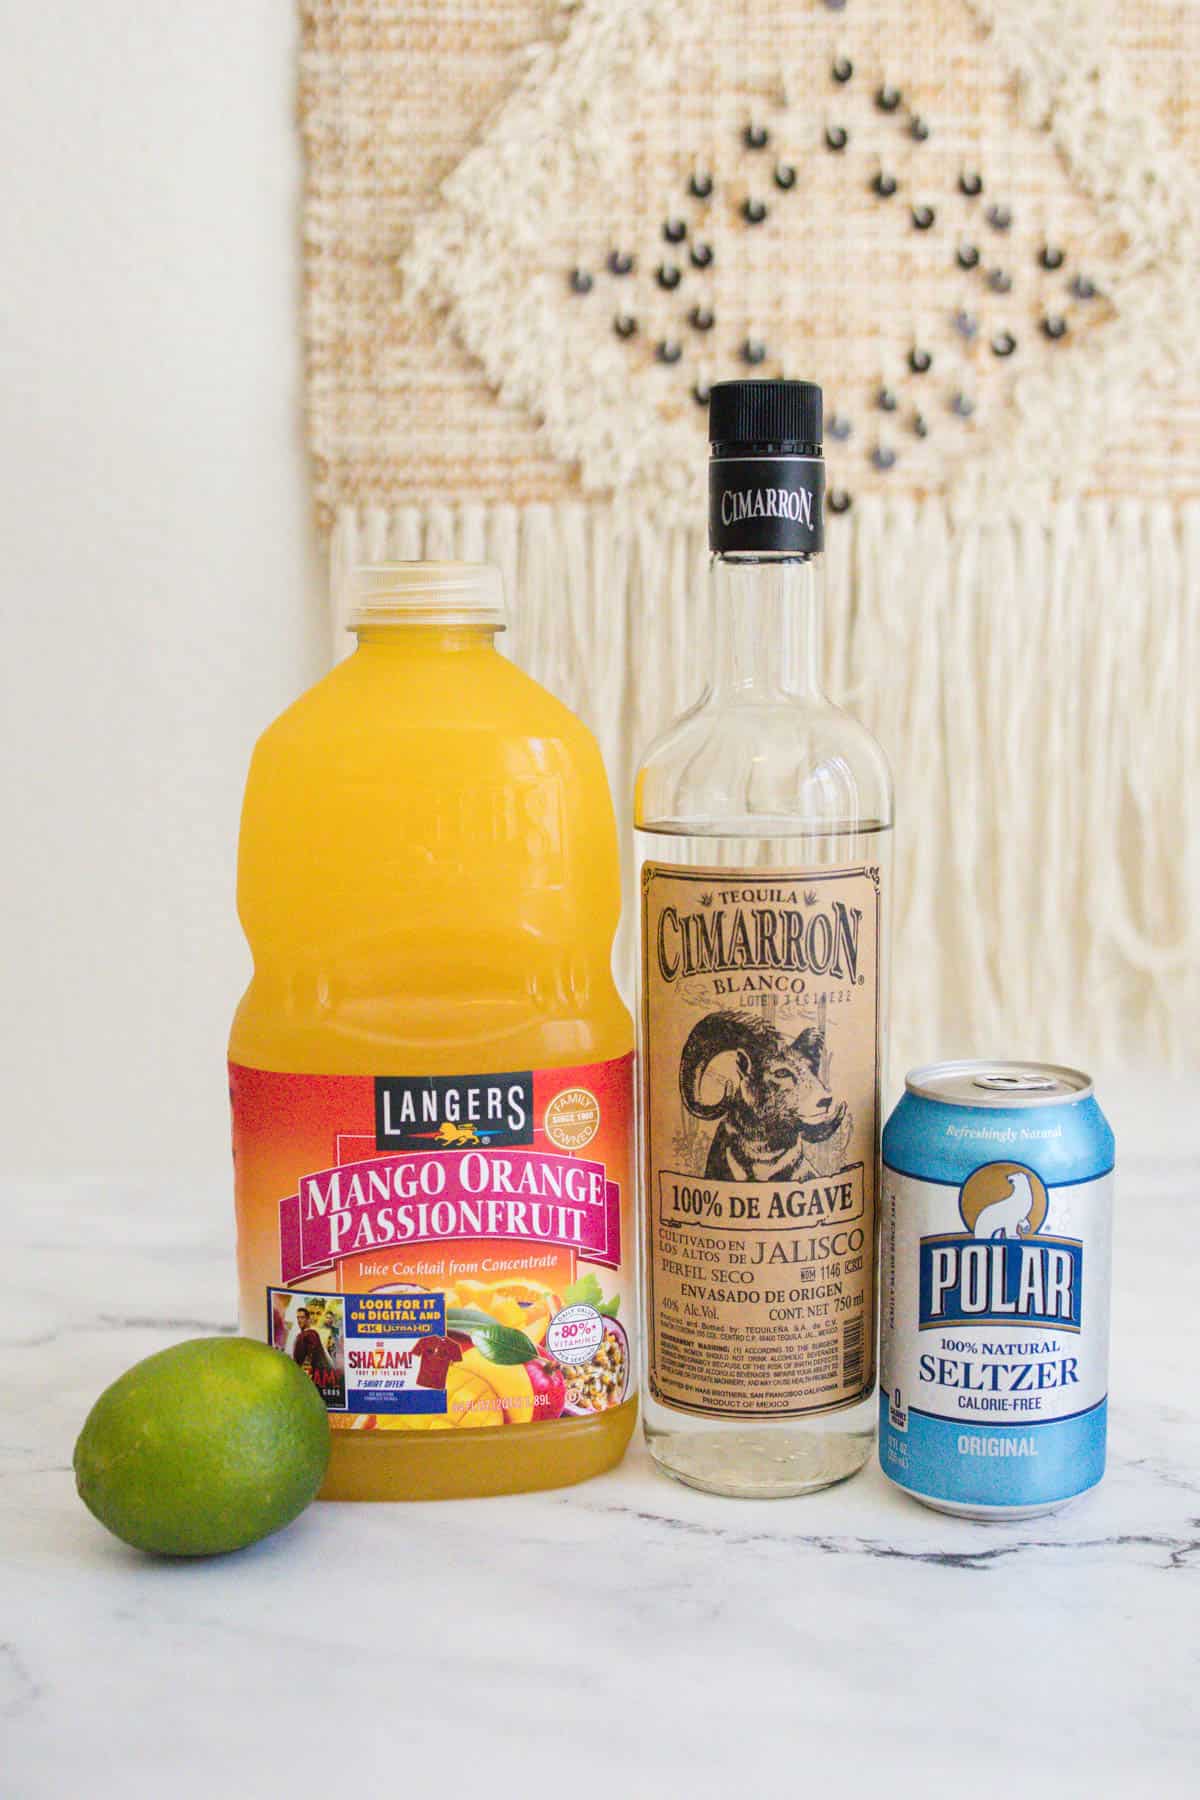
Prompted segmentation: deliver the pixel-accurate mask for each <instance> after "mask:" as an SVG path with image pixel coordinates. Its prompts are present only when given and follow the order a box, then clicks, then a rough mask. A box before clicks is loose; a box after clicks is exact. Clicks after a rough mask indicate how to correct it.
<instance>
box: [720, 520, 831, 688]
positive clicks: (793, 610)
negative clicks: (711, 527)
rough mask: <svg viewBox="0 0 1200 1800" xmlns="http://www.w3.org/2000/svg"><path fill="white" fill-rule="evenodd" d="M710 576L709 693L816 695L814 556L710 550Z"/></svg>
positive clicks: (818, 563)
mask: <svg viewBox="0 0 1200 1800" xmlns="http://www.w3.org/2000/svg"><path fill="white" fill-rule="evenodd" d="M711 583H712V595H713V627H714V639H715V641H714V656H713V660H712V664H711V668H712V677H711V683H710V692H711V695H712V698H713V699H714V700H716V701H720V702H721V703H722V704H723V705H733V706H758V705H778V704H780V703H781V702H786V701H791V700H805V699H817V698H820V697H822V696H823V693H824V690H823V688H822V686H821V609H822V604H823V599H824V573H823V569H822V558H821V557H820V556H819V555H817V554H815V553H814V554H810V555H807V556H770V555H764V556H754V557H750V556H714V557H713V559H712V564H711Z"/></svg>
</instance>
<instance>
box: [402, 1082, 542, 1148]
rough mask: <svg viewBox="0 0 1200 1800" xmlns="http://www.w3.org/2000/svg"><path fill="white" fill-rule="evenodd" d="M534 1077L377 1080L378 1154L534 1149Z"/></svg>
mask: <svg viewBox="0 0 1200 1800" xmlns="http://www.w3.org/2000/svg"><path fill="white" fill-rule="evenodd" d="M532 1142H533V1075H532V1073H531V1072H530V1071H529V1070H524V1071H521V1072H518V1073H515V1074H508V1075H413V1076H409V1075H378V1076H376V1078H375V1143H376V1146H377V1148H378V1149H380V1150H439V1149H441V1150H471V1149H477V1148H479V1147H480V1146H481V1145H505V1144H532Z"/></svg>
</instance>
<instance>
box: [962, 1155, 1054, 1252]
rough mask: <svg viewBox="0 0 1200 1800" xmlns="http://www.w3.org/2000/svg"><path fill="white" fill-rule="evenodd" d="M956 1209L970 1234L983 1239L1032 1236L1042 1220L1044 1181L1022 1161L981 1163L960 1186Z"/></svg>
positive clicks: (1046, 1208) (1045, 1206)
mask: <svg viewBox="0 0 1200 1800" xmlns="http://www.w3.org/2000/svg"><path fill="white" fill-rule="evenodd" d="M958 1210H959V1212H960V1213H961V1214H962V1221H963V1224H964V1225H965V1226H966V1228H967V1230H968V1231H969V1232H970V1233H971V1236H972V1237H973V1238H975V1239H977V1240H982V1241H984V1242H989V1243H990V1242H992V1241H1004V1242H1008V1241H1015V1242H1020V1241H1022V1240H1024V1239H1027V1238H1031V1237H1036V1235H1037V1233H1038V1232H1039V1231H1041V1230H1042V1228H1043V1226H1044V1225H1045V1223H1046V1215H1047V1213H1048V1211H1049V1198H1048V1196H1047V1193H1046V1184H1045V1182H1044V1181H1043V1180H1042V1178H1041V1176H1040V1175H1039V1174H1038V1173H1037V1172H1036V1170H1034V1169H1029V1168H1026V1166H1025V1165H1024V1163H1015V1162H994V1163H985V1164H984V1166H983V1168H981V1169H976V1170H975V1172H974V1174H973V1175H971V1176H970V1177H969V1178H968V1179H967V1180H966V1181H964V1183H963V1186H962V1192H961V1193H960V1194H959V1197H958Z"/></svg>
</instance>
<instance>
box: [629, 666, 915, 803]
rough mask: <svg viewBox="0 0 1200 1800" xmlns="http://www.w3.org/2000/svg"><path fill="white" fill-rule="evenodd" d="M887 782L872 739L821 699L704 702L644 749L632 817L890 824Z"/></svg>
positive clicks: (888, 773)
mask: <svg viewBox="0 0 1200 1800" xmlns="http://www.w3.org/2000/svg"><path fill="white" fill-rule="evenodd" d="M892 811H893V805H892V777H891V770H890V767H889V765H888V760H887V756H886V754H885V752H884V750H883V747H882V746H881V745H880V743H879V742H878V740H877V739H876V738H875V737H874V736H873V735H872V733H871V732H870V731H869V730H868V728H867V727H866V726H865V725H864V724H862V722H861V721H860V720H859V719H856V718H855V717H854V716H853V714H851V713H849V712H846V711H845V710H844V709H843V708H842V707H839V706H836V705H835V704H834V703H833V702H832V701H830V700H827V699H825V698H824V697H823V696H814V697H812V698H811V699H809V698H805V699H803V700H787V701H782V702H779V703H777V704H756V705H752V706H736V705H735V706H717V705H713V704H711V703H702V704H700V705H698V706H697V707H694V708H693V709H692V710H691V711H690V712H688V713H685V714H684V715H683V717H682V718H681V719H679V720H677V721H676V723H675V724H674V725H672V726H671V727H670V728H669V729H668V730H667V731H665V732H664V733H663V734H662V735H661V736H660V737H658V738H656V739H655V740H654V742H653V743H652V744H651V745H650V747H649V749H648V750H647V752H646V754H645V756H644V758H643V760H642V764H641V767H640V768H639V770H638V774H637V780H636V788H635V821H636V823H637V824H639V825H642V824H649V823H652V822H654V821H657V820H673V821H674V820H699V819H704V820H713V819H720V818H739V819H740V818H747V817H754V816H756V815H763V816H768V815H769V816H770V817H771V818H772V819H788V820H791V821H793V822H794V823H795V824H796V825H797V826H799V827H801V828H804V827H806V826H809V825H811V826H817V827H819V826H822V825H826V824H829V823H833V822H837V823H842V822H845V821H846V820H855V821H870V822H871V823H872V824H875V825H882V826H887V825H890V824H891V822H892Z"/></svg>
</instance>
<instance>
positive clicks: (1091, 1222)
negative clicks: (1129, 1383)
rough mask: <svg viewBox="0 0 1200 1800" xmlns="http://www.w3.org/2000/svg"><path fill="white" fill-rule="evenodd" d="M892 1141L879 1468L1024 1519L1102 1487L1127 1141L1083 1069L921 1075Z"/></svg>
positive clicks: (940, 1067) (960, 1502) (885, 1189)
mask: <svg viewBox="0 0 1200 1800" xmlns="http://www.w3.org/2000/svg"><path fill="white" fill-rule="evenodd" d="M905 1085H906V1089H907V1091H906V1092H905V1094H904V1096H903V1098H902V1099H901V1100H900V1103H899V1105H898V1106H897V1107H896V1109H895V1111H894V1112H893V1113H892V1116H891V1118H890V1119H889V1120H888V1122H887V1126H886V1127H885V1129H884V1133H883V1179H882V1210H881V1224H880V1230H881V1239H880V1269H879V1274H880V1311H881V1319H880V1356H881V1373H880V1392H879V1459H880V1462H881V1463H882V1465H883V1471H884V1474H885V1475H887V1476H888V1477H889V1478H890V1479H891V1480H892V1481H894V1482H895V1483H896V1484H897V1485H898V1486H899V1487H902V1488H903V1489H904V1490H905V1491H906V1492H907V1493H909V1494H912V1495H913V1497H914V1498H915V1499H917V1500H921V1501H923V1502H924V1504H925V1505H926V1506H932V1507H935V1508H936V1509H937V1510H938V1511H940V1512H948V1513H959V1514H962V1515H963V1516H965V1517H967V1518H973V1519H1027V1518H1032V1517H1034V1516H1035V1515H1036V1514H1038V1513H1045V1512H1051V1511H1053V1509H1054V1508H1055V1507H1057V1506H1061V1505H1063V1503H1064V1502H1065V1501H1067V1500H1071V1499H1073V1498H1074V1497H1075V1496H1076V1495H1078V1494H1082V1493H1084V1492H1086V1491H1087V1489H1088V1488H1091V1487H1095V1485H1096V1483H1097V1482H1098V1481H1099V1480H1100V1478H1101V1476H1102V1475H1103V1473H1104V1453H1105V1436H1106V1425H1107V1411H1108V1318H1109V1288H1110V1274H1111V1264H1112V1183H1113V1134H1112V1131H1111V1129H1110V1128H1109V1125H1108V1121H1107V1120H1106V1119H1105V1117H1104V1114H1103V1113H1102V1112H1101V1110H1100V1108H1099V1106H1098V1105H1097V1104H1096V1100H1095V1097H1094V1096H1093V1093H1092V1084H1091V1081H1090V1080H1089V1079H1088V1077H1087V1076H1086V1075H1082V1074H1080V1073H1079V1072H1078V1071H1077V1070H1074V1069H1062V1068H1057V1067H1054V1066H1051V1065H1048V1064H1046V1065H1043V1064H1035V1063H1012V1062H947V1063H938V1064H935V1065H933V1066H931V1067H929V1068H923V1069H916V1070H914V1071H913V1073H912V1074H911V1075H910V1076H909V1077H908V1080H907V1082H906V1084H905Z"/></svg>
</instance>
